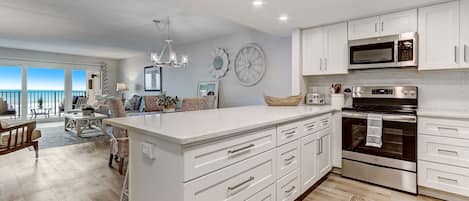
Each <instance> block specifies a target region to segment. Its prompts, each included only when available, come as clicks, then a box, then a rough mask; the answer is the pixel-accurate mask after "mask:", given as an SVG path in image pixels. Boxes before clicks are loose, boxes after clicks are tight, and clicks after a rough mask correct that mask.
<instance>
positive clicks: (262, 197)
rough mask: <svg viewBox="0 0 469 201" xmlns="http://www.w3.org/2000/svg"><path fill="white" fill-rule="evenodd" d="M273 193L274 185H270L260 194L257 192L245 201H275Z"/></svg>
mask: <svg viewBox="0 0 469 201" xmlns="http://www.w3.org/2000/svg"><path fill="white" fill-rule="evenodd" d="M275 193H276V192H275V184H272V185H270V186H269V187H267V188H265V189H264V190H262V191H261V192H258V193H256V194H255V195H254V196H252V197H250V198H248V199H247V200H246V201H275V200H276V199H275V197H276V194H275Z"/></svg>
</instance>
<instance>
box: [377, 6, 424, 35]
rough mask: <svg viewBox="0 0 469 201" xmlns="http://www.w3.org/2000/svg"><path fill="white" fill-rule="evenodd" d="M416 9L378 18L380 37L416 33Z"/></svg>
mask: <svg viewBox="0 0 469 201" xmlns="http://www.w3.org/2000/svg"><path fill="white" fill-rule="evenodd" d="M417 18H418V17H417V9H412V10H408V11H403V12H398V13H391V14H388V15H382V16H380V22H381V23H380V25H379V27H380V32H381V36H387V35H393V34H400V33H407V32H417Z"/></svg>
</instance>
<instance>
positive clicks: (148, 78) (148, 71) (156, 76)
mask: <svg viewBox="0 0 469 201" xmlns="http://www.w3.org/2000/svg"><path fill="white" fill-rule="evenodd" d="M143 79H144V81H143V82H144V90H145V91H149V92H151V91H161V90H162V85H163V73H162V70H161V68H157V67H153V66H147V67H145V68H144V78H143Z"/></svg>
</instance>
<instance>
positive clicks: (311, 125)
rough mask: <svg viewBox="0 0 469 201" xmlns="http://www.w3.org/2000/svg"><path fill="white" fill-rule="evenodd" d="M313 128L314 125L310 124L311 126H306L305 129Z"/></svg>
mask: <svg viewBox="0 0 469 201" xmlns="http://www.w3.org/2000/svg"><path fill="white" fill-rule="evenodd" d="M313 127H314V123H311V124H309V125H308V124H306V128H313Z"/></svg>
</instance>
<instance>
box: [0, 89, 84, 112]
mask: <svg viewBox="0 0 469 201" xmlns="http://www.w3.org/2000/svg"><path fill="white" fill-rule="evenodd" d="M27 95H28V101H27V103H28V111H29V110H30V109H33V108H38V107H39V100H40V99H42V101H43V104H42V105H43V108H50V109H51V110H52V111H51V113H54V112H55V113H56V112H57V111H58V107H59V106H60V105H61V104H62V103H63V101H64V91H63V90H28V93H27ZM72 95H73V96H84V95H85V91H83V90H75V91H72ZM21 96H22V93H21V90H14V89H12V90H8V89H7V90H1V89H0V97H1V98H3V100H4V101H5V100H6V101H7V103H8V106H9V109H15V110H16V111H19V109H20V108H21V107H20V104H21Z"/></svg>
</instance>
